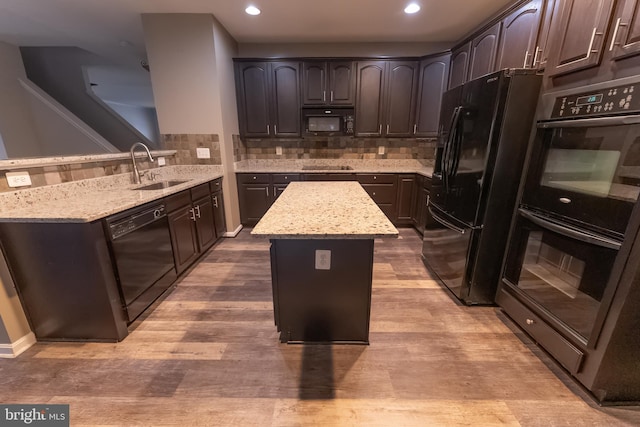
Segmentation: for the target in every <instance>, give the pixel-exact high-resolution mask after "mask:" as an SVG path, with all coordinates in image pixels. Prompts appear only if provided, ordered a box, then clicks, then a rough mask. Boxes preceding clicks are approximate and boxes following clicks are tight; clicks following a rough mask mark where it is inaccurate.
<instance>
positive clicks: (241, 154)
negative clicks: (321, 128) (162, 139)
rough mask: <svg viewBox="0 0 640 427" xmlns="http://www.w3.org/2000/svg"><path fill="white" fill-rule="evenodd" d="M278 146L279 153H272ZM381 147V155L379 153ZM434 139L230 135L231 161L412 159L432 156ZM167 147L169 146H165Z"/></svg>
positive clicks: (434, 144) (426, 158) (433, 153)
mask: <svg viewBox="0 0 640 427" xmlns="http://www.w3.org/2000/svg"><path fill="white" fill-rule="evenodd" d="M276 147H280V148H281V150H282V154H277V153H276ZM380 147H383V151H384V154H379V153H380V151H379V150H380ZM435 147H436V140H435V139H426V138H354V137H311V138H309V137H306V138H269V139H253V138H247V139H243V138H240V136H239V135H234V136H233V153H234V160H235V161H236V162H240V161H243V160H260V159H270V160H275V159H416V160H429V159H433V158H434V157H435ZM167 148H169V147H167Z"/></svg>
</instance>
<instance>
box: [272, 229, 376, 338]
mask: <svg viewBox="0 0 640 427" xmlns="http://www.w3.org/2000/svg"><path fill="white" fill-rule="evenodd" d="M316 250H329V251H331V265H330V269H329V270H319V269H316ZM372 275H373V239H364V240H348V239H345V240H324V239H304V240H298V239H272V240H271V278H272V287H273V308H274V316H275V323H276V326H277V328H278V331H279V332H280V341H281V342H288V343H294V342H316V343H318V342H332V343H336V342H338V343H354V344H368V343H369V314H370V311H371V280H372Z"/></svg>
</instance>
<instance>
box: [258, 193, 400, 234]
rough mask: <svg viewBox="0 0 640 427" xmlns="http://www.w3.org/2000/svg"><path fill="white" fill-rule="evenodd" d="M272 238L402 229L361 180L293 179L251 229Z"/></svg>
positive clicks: (382, 232) (379, 232) (388, 232)
mask: <svg viewBox="0 0 640 427" xmlns="http://www.w3.org/2000/svg"><path fill="white" fill-rule="evenodd" d="M251 234H252V235H253V236H256V237H265V238H270V239H374V238H383V237H398V230H397V229H396V228H395V227H394V226H393V224H392V223H391V221H389V219H388V218H387V216H386V215H385V214H384V213H383V212H382V211H381V210H380V208H379V207H378V206H377V205H376V204H375V202H374V201H373V200H372V199H371V197H369V195H368V194H367V192H366V191H365V190H364V189H363V188H362V186H360V184H359V183H357V182H353V181H334V182H324V181H314V182H292V183H290V184H289V185H288V186H287V188H286V190H285V191H284V192H283V193H282V194H281V195H280V196H279V197H278V199H277V200H276V201H275V203H274V204H273V205H272V206H271V208H269V210H268V211H267V213H266V214H264V216H263V217H262V219H261V220H260V221H259V222H258V224H256V226H255V227H254V228H253V230H252V231H251Z"/></svg>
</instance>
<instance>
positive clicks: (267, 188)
mask: <svg viewBox="0 0 640 427" xmlns="http://www.w3.org/2000/svg"><path fill="white" fill-rule="evenodd" d="M264 189H265V190H267V197H269V187H265V188H264Z"/></svg>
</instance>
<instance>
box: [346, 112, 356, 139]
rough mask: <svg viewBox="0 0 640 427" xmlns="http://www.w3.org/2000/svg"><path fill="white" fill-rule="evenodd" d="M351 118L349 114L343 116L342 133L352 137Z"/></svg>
mask: <svg viewBox="0 0 640 427" xmlns="http://www.w3.org/2000/svg"><path fill="white" fill-rule="evenodd" d="M353 128H354V126H353V116H352V115H351V114H349V115H346V116H344V133H345V134H346V135H353Z"/></svg>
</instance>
